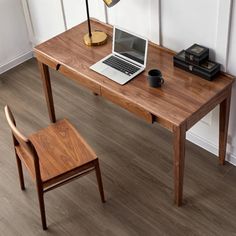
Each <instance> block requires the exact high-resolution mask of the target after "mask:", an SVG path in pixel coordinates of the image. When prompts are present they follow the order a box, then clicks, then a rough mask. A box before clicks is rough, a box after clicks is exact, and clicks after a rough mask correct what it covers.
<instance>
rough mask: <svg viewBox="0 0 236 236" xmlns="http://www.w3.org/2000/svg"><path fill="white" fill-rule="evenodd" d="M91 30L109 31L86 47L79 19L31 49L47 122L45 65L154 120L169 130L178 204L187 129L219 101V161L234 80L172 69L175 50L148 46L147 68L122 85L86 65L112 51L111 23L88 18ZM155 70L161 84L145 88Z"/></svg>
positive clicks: (51, 108) (48, 92) (50, 108)
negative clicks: (162, 80)
mask: <svg viewBox="0 0 236 236" xmlns="http://www.w3.org/2000/svg"><path fill="white" fill-rule="evenodd" d="M91 24H92V28H93V29H100V30H103V31H104V32H106V33H107V34H108V35H109V39H108V43H107V44H106V45H104V46H99V47H88V46H85V45H84V43H83V35H84V34H85V33H87V23H86V22H85V23H82V24H80V25H78V26H76V27H74V28H72V29H70V30H68V31H66V32H64V33H62V34H60V35H58V36H57V37H54V38H52V39H50V40H48V41H47V42H45V43H42V44H40V45H38V46H37V47H35V49H34V52H35V56H36V57H37V59H38V63H39V68H40V71H41V76H42V81H43V86H44V92H45V97H46V101H47V106H48V111H49V116H50V120H51V121H52V122H55V121H56V116H55V111H54V104H53V96H52V90H51V84H50V76H49V70H48V67H50V68H52V69H54V70H57V71H59V72H60V73H62V74H64V75H65V76H67V77H68V78H70V79H73V80H75V81H77V82H78V83H79V84H81V85H82V86H84V87H87V88H88V89H90V90H92V91H93V92H94V93H96V94H99V95H100V96H103V97H105V98H107V99H108V100H110V101H112V102H113V103H115V104H117V105H119V106H121V107H123V108H125V109H127V110H129V111H130V112H133V113H134V114H136V115H137V116H139V117H141V118H143V119H145V120H146V121H147V122H149V123H152V122H158V123H159V124H160V125H162V126H164V127H165V128H167V129H168V130H170V131H171V132H173V146H174V189H175V203H176V204H177V205H181V204H182V196H183V176H184V159H185V137H186V131H187V130H188V129H190V128H191V127H192V126H193V125H194V124H195V123H197V122H198V121H199V120H200V119H201V118H203V117H204V116H205V115H206V114H207V113H208V112H210V111H211V110H212V109H213V108H215V107H216V106H217V105H218V104H220V127H219V128H220V137H219V160H220V164H224V161H225V153H226V142H227V131H228V121H229V111H230V97H231V88H232V84H233V81H234V79H233V78H232V77H231V76H229V75H220V76H219V77H218V78H217V79H215V80H214V81H213V82H209V81H206V80H204V79H201V78H199V77H197V76H194V75H192V74H190V73H187V72H184V71H182V70H180V69H178V68H174V67H173V63H172V57H173V55H174V53H173V52H172V51H170V50H167V49H164V48H161V47H159V46H157V45H154V44H151V43H150V44H149V52H148V62H147V68H146V71H145V72H144V73H142V74H140V75H139V76H137V77H136V78H134V79H133V80H132V81H130V82H129V83H127V84H126V85H124V86H121V85H118V84H116V83H115V82H113V81H111V80H109V79H107V78H105V77H104V76H102V75H99V74H97V73H95V72H94V71H92V70H90V69H89V66H91V65H92V64H94V63H95V62H97V61H98V60H100V59H102V58H103V57H105V56H106V55H108V54H109V53H111V51H112V38H111V36H112V27H111V26H108V25H105V24H101V23H99V22H97V21H94V20H92V21H91ZM151 68H159V69H160V70H161V71H162V73H163V76H164V78H165V84H164V85H163V87H162V88H158V89H155V88H150V87H149V85H148V82H147V71H148V70H149V69H151Z"/></svg>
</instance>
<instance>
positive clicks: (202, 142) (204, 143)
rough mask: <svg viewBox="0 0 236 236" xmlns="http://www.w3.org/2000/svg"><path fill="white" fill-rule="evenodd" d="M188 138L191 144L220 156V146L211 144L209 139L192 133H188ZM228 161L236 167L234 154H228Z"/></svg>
mask: <svg viewBox="0 0 236 236" xmlns="http://www.w3.org/2000/svg"><path fill="white" fill-rule="evenodd" d="M186 136H187V137H186V138H187V139H188V140H189V141H190V142H192V143H194V144H196V145H198V146H200V147H202V148H204V149H206V150H207V151H209V152H211V153H213V154H214V155H218V146H217V145H216V144H214V143H211V142H209V141H208V140H207V139H204V138H202V137H200V136H199V135H196V134H194V133H193V132H190V131H189V132H187V135H186ZM226 161H228V162H229V163H231V164H232V165H234V166H236V155H234V154H233V153H230V152H228V153H227V156H226Z"/></svg>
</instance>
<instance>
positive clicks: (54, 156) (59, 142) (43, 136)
mask: <svg viewBox="0 0 236 236" xmlns="http://www.w3.org/2000/svg"><path fill="white" fill-rule="evenodd" d="M29 139H30V141H31V142H32V143H33V145H34V147H35V149H36V151H37V154H38V156H39V163H40V170H41V179H42V181H43V182H48V181H49V182H50V181H51V180H53V179H57V178H58V177H60V176H62V175H64V174H67V177H68V176H70V173H71V174H73V173H74V172H75V171H76V170H77V169H78V168H80V167H82V166H83V165H86V164H88V163H89V162H92V161H94V160H95V159H97V156H96V154H95V153H94V151H93V150H92V149H91V148H90V146H89V145H88V144H87V143H86V141H85V140H84V139H83V138H82V137H81V136H80V135H79V133H78V132H77V130H76V129H75V128H74V126H73V125H72V124H71V123H70V122H69V121H68V120H66V119H64V120H60V121H58V122H56V123H55V124H52V125H50V126H48V127H47V128H45V129H42V130H39V131H38V132H36V133H34V134H32V135H30V136H29ZM16 152H17V154H18V155H19V157H20V158H21V160H22V161H23V162H24V163H25V165H26V167H27V169H28V170H29V171H30V174H31V176H32V177H33V178H34V179H35V171H34V165H33V161H32V160H33V159H32V157H30V156H29V154H28V152H26V151H24V149H23V148H21V147H20V146H17V147H16Z"/></svg>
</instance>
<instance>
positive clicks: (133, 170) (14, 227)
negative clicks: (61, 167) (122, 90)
mask: <svg viewBox="0 0 236 236" xmlns="http://www.w3.org/2000/svg"><path fill="white" fill-rule="evenodd" d="M51 73H52V88H53V94H54V102H55V110H56V114H57V118H58V119H61V118H64V117H66V118H68V119H69V120H70V121H71V122H72V123H73V124H74V125H75V126H76V128H77V129H78V130H79V132H80V134H81V135H82V136H83V137H84V138H85V139H86V141H87V142H88V143H89V144H90V145H91V146H92V148H93V149H94V150H95V152H96V154H97V155H98V157H99V159H100V165H101V171H102V176H103V182H104V190H105V194H106V198H107V202H106V203H105V204H102V203H101V202H100V198H99V194H98V189H97V184H96V177H95V175H94V174H93V173H91V174H90V175H88V176H85V177H83V178H81V179H78V180H77V181H74V182H72V183H70V184H68V185H65V186H63V187H61V188H58V189H56V190H54V191H52V192H50V193H47V194H46V195H45V204H46V213H47V219H48V226H49V229H48V231H47V232H44V231H42V230H41V224H40V216H39V208H38V201H37V195H36V192H35V186H34V185H33V183H32V182H31V181H30V178H29V175H28V174H25V182H26V191H25V192H22V191H21V190H20V187H19V181H18V175H17V172H16V171H17V168H16V161H15V159H14V153H13V146H12V140H11V135H10V131H9V128H8V127H7V123H6V121H5V117H4V113H3V107H4V105H5V104H6V103H8V104H9V105H10V106H11V108H12V110H13V112H14V114H15V117H16V120H17V123H18V124H19V126H20V127H22V131H23V132H24V133H25V134H30V133H32V132H33V131H35V130H37V129H40V128H43V127H45V126H47V125H48V124H49V120H48V114H47V107H46V103H45V99H44V96H43V90H42V84H41V80H40V78H39V72H38V68H37V63H36V61H35V60H34V59H32V60H29V61H27V62H25V63H23V64H21V65H19V66H18V67H16V68H14V69H12V70H10V71H8V72H7V73H4V74H2V75H0V120H1V122H0V153H1V156H0V235H4V236H8V235H40V236H41V235H69V236H70V235H72V236H74V235H76V236H77V235H83V236H84V235H85V236H87V235H107V236H113V235H114V236H130V235H131V236H132V235H161V236H162V235H168V236H169V235H173V236H178V235H180V236H182V235H187V236H188V235H207V236H208V235H221V236H222V235H224V236H228V235H229V236H231V235H236V223H235V222H236V200H235V199H236V184H235V179H236V168H235V167H233V166H232V165H230V164H229V163H227V164H226V165H225V166H219V164H218V159H217V158H216V157H215V156H214V155H213V154H210V153H209V152H207V151H205V150H203V149H201V148H199V147H197V146H196V145H194V144H191V143H190V142H187V146H186V168H185V182H184V202H185V204H184V206H183V207H181V208H178V207H176V206H175V205H174V203H173V159H172V135H171V133H169V132H168V131H166V130H164V129H163V128H161V127H159V126H158V125H156V124H155V125H151V124H147V123H146V122H145V121H143V120H141V119H139V118H137V117H135V116H134V115H133V114H131V113H129V112H127V111H125V110H123V109H122V108H120V107H118V106H116V105H114V104H112V103H110V102H108V101H106V100H104V99H103V98H101V97H99V96H94V95H93V94H92V93H91V92H89V91H88V90H86V89H84V88H82V87H80V86H79V85H77V84H76V83H75V82H73V81H70V80H68V79H65V78H64V77H63V76H61V75H60V74H58V73H57V72H55V71H51ZM25 172H26V171H25Z"/></svg>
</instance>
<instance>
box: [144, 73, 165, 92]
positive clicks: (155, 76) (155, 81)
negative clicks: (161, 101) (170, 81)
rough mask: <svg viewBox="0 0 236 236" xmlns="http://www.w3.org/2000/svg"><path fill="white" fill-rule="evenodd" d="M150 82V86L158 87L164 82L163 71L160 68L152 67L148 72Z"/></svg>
mask: <svg viewBox="0 0 236 236" xmlns="http://www.w3.org/2000/svg"><path fill="white" fill-rule="evenodd" d="M148 82H149V85H150V87H153V88H158V87H161V85H162V84H163V83H164V79H163V77H162V73H161V71H160V70H157V69H152V70H150V71H149V72H148Z"/></svg>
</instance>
